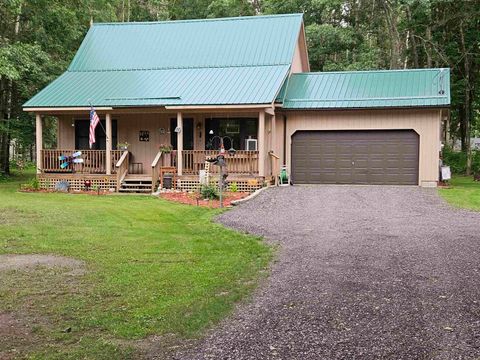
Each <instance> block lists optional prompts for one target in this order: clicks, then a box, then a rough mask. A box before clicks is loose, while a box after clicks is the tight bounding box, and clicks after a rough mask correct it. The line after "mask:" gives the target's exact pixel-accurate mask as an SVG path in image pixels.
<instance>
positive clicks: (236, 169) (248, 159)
mask: <svg viewBox="0 0 480 360" xmlns="http://www.w3.org/2000/svg"><path fill="white" fill-rule="evenodd" d="M217 155H218V151H217V150H183V151H182V157H183V174H185V175H198V173H199V171H200V170H204V169H205V160H206V158H207V157H214V156H217ZM225 159H226V161H227V171H228V172H229V173H231V174H245V175H256V174H258V151H247V150H237V152H236V153H235V155H233V156H232V155H229V154H228V152H227V153H225ZM219 170H220V169H219V168H218V166H212V167H210V172H211V173H217V172H219Z"/></svg>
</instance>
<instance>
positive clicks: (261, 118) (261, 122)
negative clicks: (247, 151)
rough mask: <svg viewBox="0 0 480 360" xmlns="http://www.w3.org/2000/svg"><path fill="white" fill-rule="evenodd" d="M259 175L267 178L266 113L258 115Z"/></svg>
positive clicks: (261, 112)
mask: <svg viewBox="0 0 480 360" xmlns="http://www.w3.org/2000/svg"><path fill="white" fill-rule="evenodd" d="M257 143H258V175H259V176H265V111H264V110H262V111H260V112H259V113H258V139H257Z"/></svg>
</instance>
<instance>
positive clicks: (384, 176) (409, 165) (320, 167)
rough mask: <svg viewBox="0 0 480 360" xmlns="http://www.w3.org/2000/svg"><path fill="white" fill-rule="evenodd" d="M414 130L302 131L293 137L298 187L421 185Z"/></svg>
mask: <svg viewBox="0 0 480 360" xmlns="http://www.w3.org/2000/svg"><path fill="white" fill-rule="evenodd" d="M418 151H419V136H418V134H417V133H416V132H415V131H413V130H361V131H348V130H346V131H298V132H296V133H295V134H294V135H293V136H292V182H293V183H294V184H372V185H373V184H375V185H382V184H390V185H393V184H395V185H396V184H398V185H417V184H418Z"/></svg>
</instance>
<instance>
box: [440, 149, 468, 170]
mask: <svg viewBox="0 0 480 360" xmlns="http://www.w3.org/2000/svg"><path fill="white" fill-rule="evenodd" d="M442 156H443V163H444V164H445V165H448V166H450V170H451V171H452V173H453V174H465V172H466V171H467V154H465V153H464V152H461V151H454V150H453V149H452V148H450V147H448V146H445V147H444V148H443V152H442Z"/></svg>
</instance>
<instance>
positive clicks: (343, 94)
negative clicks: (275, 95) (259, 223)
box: [280, 69, 450, 187]
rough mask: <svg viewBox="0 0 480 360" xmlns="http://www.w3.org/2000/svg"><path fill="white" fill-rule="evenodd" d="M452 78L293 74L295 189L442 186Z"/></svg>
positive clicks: (288, 128)
mask: <svg viewBox="0 0 480 360" xmlns="http://www.w3.org/2000/svg"><path fill="white" fill-rule="evenodd" d="M448 74H449V72H448V69H422V70H398V71H368V72H361V71H360V72H334V73H302V74H293V75H292V76H291V78H290V80H289V83H288V86H287V87H286V88H285V89H283V90H282V93H281V94H280V96H281V98H282V114H283V115H284V124H282V125H283V126H282V128H283V136H282V137H283V143H284V151H283V153H284V161H285V164H286V166H287V169H288V171H289V174H290V175H291V177H290V178H291V181H292V183H293V184H367V185H368V184H372V185H373V184H375V185H377V184H378V185H383V184H386V185H388V184H391V185H420V186H426V187H434V186H436V185H437V181H438V174H439V169H438V164H439V153H440V150H441V127H442V121H443V120H445V119H446V118H447V117H448V106H449V104H450V92H449V89H450V84H449V76H448Z"/></svg>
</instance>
